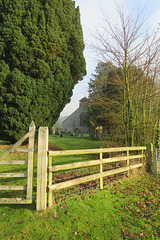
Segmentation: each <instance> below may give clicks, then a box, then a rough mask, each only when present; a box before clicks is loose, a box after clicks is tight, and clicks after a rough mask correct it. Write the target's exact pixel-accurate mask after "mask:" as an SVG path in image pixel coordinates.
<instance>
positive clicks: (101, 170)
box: [100, 152, 103, 190]
mask: <svg viewBox="0 0 160 240" xmlns="http://www.w3.org/2000/svg"><path fill="white" fill-rule="evenodd" d="M102 158H103V153H102V152H101V153H100V162H101V163H100V173H102V172H103V164H102ZM100 189H101V190H103V178H102V177H101V178H100Z"/></svg>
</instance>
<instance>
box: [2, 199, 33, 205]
mask: <svg viewBox="0 0 160 240" xmlns="http://www.w3.org/2000/svg"><path fill="white" fill-rule="evenodd" d="M30 203H32V200H28V199H23V198H0V204H30Z"/></svg>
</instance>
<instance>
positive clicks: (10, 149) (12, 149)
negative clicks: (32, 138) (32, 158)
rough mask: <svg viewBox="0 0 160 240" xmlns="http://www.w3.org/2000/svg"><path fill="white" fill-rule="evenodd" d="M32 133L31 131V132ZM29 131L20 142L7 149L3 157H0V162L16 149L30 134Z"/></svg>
mask: <svg viewBox="0 0 160 240" xmlns="http://www.w3.org/2000/svg"><path fill="white" fill-rule="evenodd" d="M31 131H33V129H32V130H31ZM31 131H29V132H28V133H26V134H25V135H24V136H23V137H22V138H21V139H20V140H18V141H17V142H16V143H15V144H14V145H13V146H12V147H10V148H8V149H7V150H6V151H5V152H4V153H3V155H2V156H1V157H0V161H1V160H2V159H3V158H4V157H6V156H7V155H8V154H9V153H10V152H13V151H14V149H15V148H18V147H19V146H20V145H21V144H22V143H23V142H24V141H25V140H26V139H27V138H28V137H29V135H30V134H31Z"/></svg>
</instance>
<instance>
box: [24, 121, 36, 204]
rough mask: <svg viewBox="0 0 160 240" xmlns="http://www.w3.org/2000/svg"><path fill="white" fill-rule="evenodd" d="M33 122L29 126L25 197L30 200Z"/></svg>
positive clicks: (31, 189)
mask: <svg viewBox="0 0 160 240" xmlns="http://www.w3.org/2000/svg"><path fill="white" fill-rule="evenodd" d="M35 129H36V127H35V124H34V122H33V121H32V122H31V124H30V126H29V132H31V134H30V135H29V146H28V171H27V175H28V177H27V196H26V199H28V200H31V201H32V191H33V156H34V135H35Z"/></svg>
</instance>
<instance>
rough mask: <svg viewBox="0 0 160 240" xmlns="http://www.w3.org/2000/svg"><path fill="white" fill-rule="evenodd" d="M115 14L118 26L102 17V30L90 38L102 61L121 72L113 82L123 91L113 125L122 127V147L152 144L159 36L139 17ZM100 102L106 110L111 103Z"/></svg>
mask: <svg viewBox="0 0 160 240" xmlns="http://www.w3.org/2000/svg"><path fill="white" fill-rule="evenodd" d="M117 13H118V17H119V22H118V24H117V25H114V24H113V23H111V21H110V20H109V19H108V18H107V17H105V16H104V23H103V27H102V28H101V29H100V30H97V31H96V34H95V35H94V36H93V37H94V40H96V43H95V44H92V47H94V49H96V50H98V51H99V52H100V53H101V55H102V57H103V59H105V60H104V61H106V62H107V61H110V62H112V63H113V64H114V65H115V66H116V67H117V68H119V69H121V76H122V77H121V78H120V77H119V75H117V77H116V80H114V82H115V83H116V81H117V84H119V86H120V85H121V88H122V89H123V91H121V92H122V96H123V101H122V102H121V103H120V104H121V111H120V112H119V114H118V115H117V116H116V117H115V122H118V123H119V124H121V127H120V129H121V131H122V132H123V133H124V139H125V145H134V144H146V142H147V141H151V140H152V141H153V140H154V138H155V129H156V128H157V127H158V122H159V116H158V114H157V113H158V109H159V100H158V98H159V90H158V88H157V83H156V81H157V79H158V74H159V67H160V62H159V59H160V37H159V32H158V30H157V31H154V33H153V32H152V33H151V32H150V30H149V29H148V28H147V24H146V21H145V20H143V17H142V14H137V16H136V17H135V15H134V14H132V13H129V12H128V11H125V10H122V9H121V8H117ZM117 86H118V85H117ZM95 97H96V96H95ZM92 101H93V99H92ZM102 101H103V104H104V102H106V103H107V104H106V106H107V107H106V108H108V107H109V105H108V101H110V105H111V101H112V100H111V98H110V99H109V100H108V96H106V97H104V96H103V98H101V100H99V105H100V104H102ZM93 102H94V101H93ZM97 104H98V99H97ZM114 104H119V101H118V99H117V101H116V99H115V98H114V97H113V101H112V105H114Z"/></svg>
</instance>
